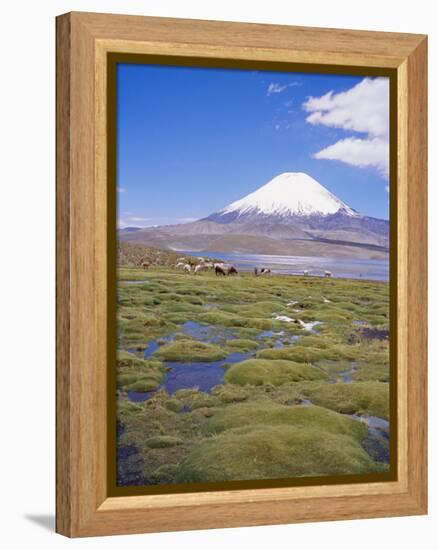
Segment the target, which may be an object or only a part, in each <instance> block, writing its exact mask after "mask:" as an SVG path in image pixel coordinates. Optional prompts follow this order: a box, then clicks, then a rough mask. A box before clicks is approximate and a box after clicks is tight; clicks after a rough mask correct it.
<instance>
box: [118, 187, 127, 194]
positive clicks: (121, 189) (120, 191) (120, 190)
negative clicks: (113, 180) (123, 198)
mask: <svg viewBox="0 0 438 550" xmlns="http://www.w3.org/2000/svg"><path fill="white" fill-rule="evenodd" d="M125 191H126V189H125V188H124V187H117V193H124V192H125Z"/></svg>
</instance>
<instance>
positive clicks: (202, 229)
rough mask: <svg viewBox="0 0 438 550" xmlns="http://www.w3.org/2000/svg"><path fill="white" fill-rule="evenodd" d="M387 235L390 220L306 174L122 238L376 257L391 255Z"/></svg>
mask: <svg viewBox="0 0 438 550" xmlns="http://www.w3.org/2000/svg"><path fill="white" fill-rule="evenodd" d="M388 233H389V223H388V221H387V220H380V219H377V218H371V217H368V216H363V215H361V214H359V213H358V212H356V211H355V210H353V209H352V208H350V207H349V206H348V205H347V204H345V203H344V202H342V201H341V200H340V199H338V197H336V196H335V195H333V194H332V193H330V191H328V190H327V189H326V188H325V187H323V186H322V185H321V184H320V183H318V182H317V181H316V180H314V179H313V178H311V177H310V176H309V175H307V174H303V173H300V172H297V173H294V172H287V173H284V174H280V175H278V176H276V177H275V178H273V179H272V180H271V181H269V182H268V183H266V184H265V185H263V186H262V187H260V188H259V189H257V190H256V191H254V192H253V193H250V194H249V195H246V196H245V197H243V198H242V199H240V200H237V201H235V202H233V203H231V204H229V205H228V206H225V208H222V209H221V210H219V211H217V212H214V213H213V214H210V216H208V217H206V218H203V219H201V220H197V221H194V222H190V223H183V224H175V225H167V226H161V227H155V228H145V229H141V230H138V231H134V232H124V233H123V234H120V238H122V239H123V240H129V241H133V242H139V243H144V244H147V245H148V246H153V247H156V248H170V249H173V250H191V251H195V250H196V251H199V252H203V251H209V252H211V251H216V252H236V251H237V252H240V253H242V254H243V253H248V254H274V255H288V254H289V255H303V256H324V255H325V256H332V257H336V256H340V257H354V258H374V257H376V255H377V257H381V256H382V255H383V256H385V255H386V254H387V247H388V243H389V240H388ZM379 255H380V256H379Z"/></svg>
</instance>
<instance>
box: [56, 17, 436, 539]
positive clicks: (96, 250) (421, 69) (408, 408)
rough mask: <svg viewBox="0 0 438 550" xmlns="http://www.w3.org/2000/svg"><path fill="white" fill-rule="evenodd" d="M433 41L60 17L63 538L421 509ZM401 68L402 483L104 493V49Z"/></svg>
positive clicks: (59, 419)
mask: <svg viewBox="0 0 438 550" xmlns="http://www.w3.org/2000/svg"><path fill="white" fill-rule="evenodd" d="M426 48H427V45H426V39H425V37H424V36H419V35H407V34H394V33H374V32H365V31H345V30H333V29H306V28H299V27H286V26H270V25H253V24H242V23H223V22H212V21H208V22H204V21H190V20H178V19H162V18H147V17H131V16H116V15H99V14H83V13H72V14H66V15H63V16H60V17H59V18H58V20H57V531H58V532H59V533H62V534H64V535H67V536H89V535H104V534H118V533H140V532H150V531H163V530H168V531H171V530H182V529H206V528H213V527H227V526H229V527H232V526H240V525H266V524H275V523H277V524H278V523H290V522H302V521H316V520H321V521H324V520H332V519H349V518H362V517H384V516H395V515H408V514H421V513H426V508H427V475H426V468H427V464H426V360H427V357H426V345H427V342H426V312H427V308H426V294H427V287H426V285H427V279H426V261H427V257H426V182H427V173H426V171H427V162H426V150H427V149H426V147H427V130H426V128H427V124H426V123H427V121H426V115H427V103H426V93H427V88H426V63H427V53H426ZM114 51H119V52H126V53H146V54H155V55H156V54H161V55H176V56H197V57H204V58H205V59H206V60H208V59H209V58H221V59H239V60H258V61H288V62H300V63H318V64H321V63H324V64H327V65H343V66H351V67H384V68H394V69H396V70H397V85H398V86H397V87H398V97H397V107H398V124H397V127H398V132H397V151H398V161H397V172H398V181H397V188H398V199H397V213H396V214H397V227H398V241H397V258H398V273H399V280H398V289H397V307H398V328H399V330H398V340H397V352H398V364H397V380H398V385H397V394H398V434H399V437H398V457H399V461H398V480H397V481H395V482H382V483H360V484H354V485H353V484H351V485H327V486H322V485H321V486H313V487H291V488H281V489H249V490H238V491H218V492H208V493H207V492H206V493H191V494H180V495H149V496H139V497H111V498H108V497H107V488H106V425H107V421H106V419H107V415H106V412H107V402H106V391H105V388H106V365H107V357H106V334H107V333H106V328H107V326H106V318H107V315H106V311H107V309H106V307H107V304H106V293H107V287H106V277H105V272H106V265H107V257H106V251H107V248H106V245H107V243H106V235H107V216H106V204H107V182H106V161H107V158H106V55H107V53H108V52H114Z"/></svg>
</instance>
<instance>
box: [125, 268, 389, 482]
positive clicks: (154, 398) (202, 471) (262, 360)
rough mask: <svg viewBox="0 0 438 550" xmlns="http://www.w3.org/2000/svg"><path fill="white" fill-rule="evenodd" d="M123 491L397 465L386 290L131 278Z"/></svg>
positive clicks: (360, 285) (207, 276) (351, 283)
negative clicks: (392, 445) (392, 450)
mask: <svg viewBox="0 0 438 550" xmlns="http://www.w3.org/2000/svg"><path fill="white" fill-rule="evenodd" d="M118 281H119V282H118V296H117V325H118V343H117V348H118V352H117V422H118V435H117V450H118V456H117V476H118V477H117V484H118V485H119V486H133V485H157V484H172V483H190V482H202V483H205V482H214V481H221V482H222V481H231V480H232V481H236V480H251V479H254V480H255V479H277V478H293V477H302V476H324V475H350V474H368V473H374V472H384V471H386V470H387V469H388V467H389V380H390V374H389V338H388V334H389V291H388V284H387V283H385V282H376V281H365V280H352V279H336V278H322V277H312V276H308V277H299V276H291V275H274V274H272V275H269V276H265V277H255V276H254V275H253V274H249V273H243V274H242V273H239V274H238V275H236V276H234V277H231V276H230V277H216V276H215V275H214V273H212V272H203V273H199V274H196V275H193V274H188V273H183V272H181V271H177V270H175V269H172V268H170V267H153V268H150V269H148V270H142V269H139V268H135V267H122V268H119V270H118Z"/></svg>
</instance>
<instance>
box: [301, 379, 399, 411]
mask: <svg viewBox="0 0 438 550" xmlns="http://www.w3.org/2000/svg"><path fill="white" fill-rule="evenodd" d="M304 393H306V394H307V396H308V397H309V399H311V400H312V402H313V403H315V404H316V405H321V406H322V407H327V408H328V409H332V410H333V411H338V412H340V413H344V414H358V415H371V416H378V417H380V418H385V419H388V418H389V384H386V383H384V382H351V383H349V384H343V383H338V384H316V385H312V386H310V385H309V387H308V388H306V389H305V390H304Z"/></svg>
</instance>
